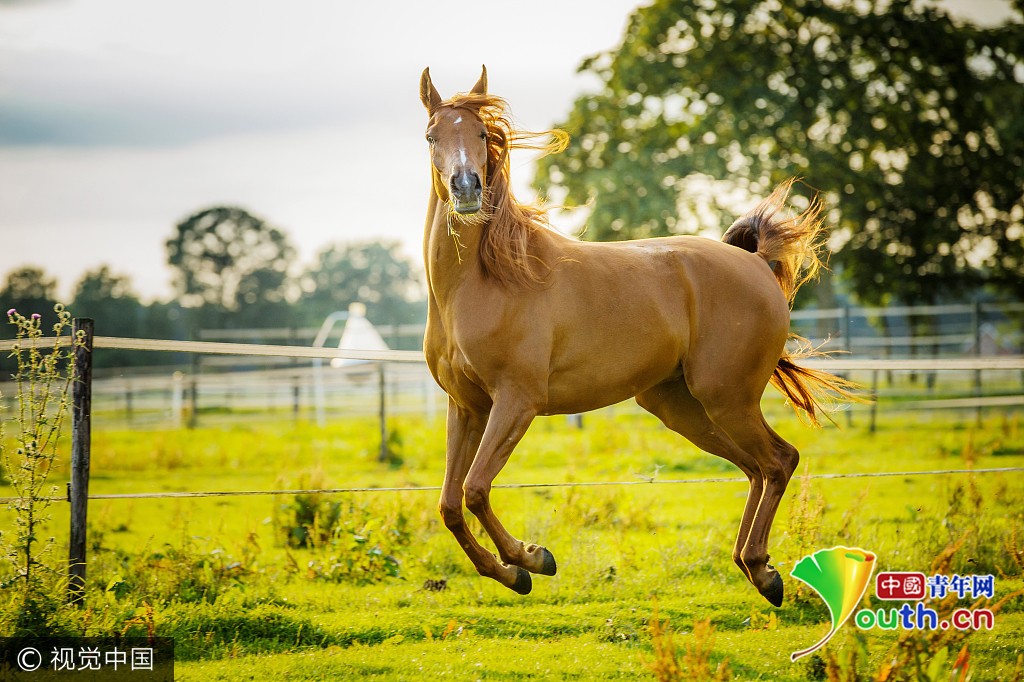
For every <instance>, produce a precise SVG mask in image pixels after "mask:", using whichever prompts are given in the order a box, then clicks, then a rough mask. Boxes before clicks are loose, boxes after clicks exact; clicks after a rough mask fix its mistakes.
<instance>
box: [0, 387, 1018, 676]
mask: <svg viewBox="0 0 1024 682" xmlns="http://www.w3.org/2000/svg"><path fill="white" fill-rule="evenodd" d="M766 404H767V403H766ZM771 409H772V414H771V415H770V417H769V421H770V422H772V423H773V425H774V426H775V427H776V430H778V431H779V432H780V433H781V434H782V435H783V436H784V437H785V438H787V439H789V440H791V441H792V442H793V443H794V444H795V445H796V446H797V447H798V448H799V449H800V450H801V453H802V462H801V466H800V472H801V473H802V472H803V471H804V466H805V465H806V466H807V470H808V471H809V472H810V473H812V474H823V473H845V472H877V471H915V470H928V469H959V468H964V467H966V466H967V465H968V464H973V466H974V467H976V468H987V467H1004V466H1022V465H1024V455H1022V451H1024V447H1022V446H1024V437H1022V435H1021V430H1020V426H1019V417H1018V416H1016V415H1010V416H1008V417H998V416H997V417H990V418H989V419H988V420H987V421H986V423H985V424H984V425H983V427H982V428H977V427H975V426H974V423H973V415H972V416H971V418H970V419H966V418H965V421H964V422H962V423H960V422H954V423H950V422H948V421H947V418H946V417H943V418H942V419H940V418H939V417H935V418H928V417H916V416H906V415H903V416H896V417H893V416H888V417H887V416H885V415H884V414H883V415H880V417H879V420H878V431H877V432H876V433H875V434H873V435H872V434H868V433H867V432H866V423H865V422H866V420H865V419H863V418H858V423H857V424H856V425H855V426H853V427H847V428H844V429H842V430H839V429H836V428H833V427H828V428H825V429H822V430H809V429H805V428H804V427H802V426H801V425H800V424H799V423H798V422H797V420H796V419H795V418H793V417H792V416H790V415H789V414H787V413H785V412H783V411H782V410H781V408H779V406H777V405H774V404H773V405H772V408H771ZM100 423H101V422H100ZM376 428H377V427H376V424H375V423H374V422H373V421H372V420H366V421H364V420H354V419H353V420H344V421H338V422H336V423H333V424H331V425H330V426H328V427H327V428H324V429H319V428H316V427H314V426H311V425H308V424H299V425H294V424H290V423H287V422H282V423H251V424H248V425H236V426H233V427H230V428H223V429H200V430H196V431H187V430H182V431H160V432H150V433H145V432H142V433H140V432H130V431H117V432H114V431H103V430H98V431H97V432H96V433H94V445H93V455H92V464H93V474H92V483H91V492H92V493H94V494H98V493H125V492H149V491H175V490H267V489H281V488H304V487H319V486H323V487H344V488H350V487H392V486H423V485H425V486H435V485H439V484H440V481H441V478H442V475H443V465H444V463H443V451H444V430H443V423H442V422H441V421H440V420H439V421H437V422H435V423H430V424H427V423H424V421H423V420H421V419H413V418H408V419H394V420H392V422H391V428H392V429H394V430H395V431H397V432H398V433H399V434H400V436H401V447H400V451H399V452H398V453H397V455H398V457H399V458H400V459H401V464H400V465H397V466H396V465H395V464H393V463H392V464H381V463H379V462H377V461H376V454H377V442H376V433H377V432H376ZM723 475H724V476H733V475H736V476H739V472H738V471H736V470H735V469H734V468H733V467H732V466H731V465H729V464H728V463H726V462H724V461H722V460H719V459H717V458H714V457H711V456H709V455H706V454H704V453H701V452H700V451H698V450H697V449H696V448H694V447H693V446H691V445H689V444H688V443H685V442H683V441H682V439H680V438H679V437H678V436H676V435H675V434H672V433H670V432H667V431H665V430H664V429H662V428H661V427H660V426H659V425H658V424H657V423H656V421H655V420H654V419H653V418H650V417H645V416H639V415H635V414H628V413H623V412H622V411H617V413H616V414H615V415H614V416H610V415H608V414H600V415H596V416H588V417H587V418H586V428H585V429H584V430H582V431H578V430H575V429H571V428H569V427H568V426H567V425H566V422H565V420H564V419H561V418H550V419H542V420H538V421H537V423H536V424H535V425H534V426H533V428H532V429H531V431H530V433H529V434H528V435H527V437H526V438H525V439H524V441H523V442H522V443H521V445H520V446H519V447H518V448H517V451H516V454H515V456H514V457H513V458H512V459H511V460H510V462H509V464H508V466H507V467H506V469H505V471H503V472H502V474H501V476H500V477H499V479H498V481H497V482H498V483H525V482H571V481H576V482H583V481H630V480H641V479H645V478H649V477H652V476H653V477H654V478H655V480H659V479H660V480H665V479H681V478H701V477H708V476H723ZM61 477H66V470H64V469H62V468H58V469H57V470H55V472H54V478H55V481H57V482H61V481H62V480H63V479H62V478H61ZM1022 483H1024V474H1020V473H1013V474H1004V475H993V474H978V475H975V476H972V477H967V476H963V475H957V476H934V475H932V476H914V477H910V476H898V477H889V478H872V479H836V480H812V481H809V482H807V483H806V484H805V488H804V489H803V490H802V492H803V494H802V495H801V494H800V493H801V482H800V481H798V480H794V481H793V483H792V484H791V486H790V490H789V492H788V493H787V495H786V497H785V499H784V500H783V503H782V506H781V508H780V511H779V514H778V517H777V518H776V522H775V526H774V531H773V534H772V539H771V541H770V544H769V548H770V551H771V552H772V562H773V564H775V565H776V567H778V568H779V570H780V572H781V573H782V574H783V576H784V577H785V578H786V580H787V582H786V586H787V598H786V601H785V602H784V603H783V606H782V607H781V608H780V609H774V608H772V607H771V606H769V605H768V604H767V602H765V601H764V600H763V599H762V598H761V597H760V596H759V595H758V594H757V592H756V591H755V590H754V589H753V588H752V587H751V586H750V585H749V584H748V583H747V582H746V581H745V580H744V578H743V577H742V575H741V574H740V572H739V571H738V570H737V569H736V567H735V566H734V565H733V564H732V560H731V556H730V555H731V547H732V541H733V536H734V533H735V530H736V527H737V525H738V522H739V516H740V512H741V510H742V506H743V498H744V496H745V492H746V486H745V485H744V484H742V483H697V484H691V485H681V484H657V483H655V484H651V485H638V486H628V487H599V488H584V487H576V488H542V489H513V490H509V489H498V490H495V491H494V492H493V494H492V502H493V505H494V508H495V509H496V511H497V513H498V514H499V516H500V517H501V518H502V521H503V523H504V524H505V525H506V527H507V528H508V529H509V530H510V531H511V532H512V533H513V534H515V535H517V536H518V537H521V538H522V539H524V540H526V541H537V542H540V543H542V544H544V545H545V546H547V547H548V548H549V549H550V550H551V551H552V552H553V553H554V555H555V557H556V558H557V560H558V565H559V572H558V575H556V576H553V577H542V576H535V577H534V589H533V592H532V593H531V594H530V595H528V596H525V597H521V596H518V595H516V594H514V593H512V592H511V591H509V590H507V589H505V588H503V587H501V586H500V585H498V584H496V583H494V582H493V581H490V580H487V579H484V578H481V577H480V576H478V575H477V574H476V573H475V571H474V570H473V568H472V566H471V564H470V563H469V560H468V559H467V558H466V557H465V556H464V555H463V553H462V552H461V550H460V549H459V547H458V546H457V544H456V543H455V541H454V540H453V539H452V538H451V536H450V534H449V533H448V532H447V530H446V529H445V528H444V527H443V525H442V524H441V523H440V519H439V516H438V514H437V512H436V500H437V491H408V492H401V493H385V492H380V493H358V494H346V495H332V496H323V498H322V499H319V500H307V501H306V504H307V506H309V505H314V506H317V508H319V509H321V510H326V509H328V508H329V507H330V505H331V504H334V503H339V502H340V503H341V504H340V507H339V509H340V516H339V525H338V528H339V530H338V532H337V534H336V535H335V536H334V538H333V540H331V537H330V535H329V534H328V535H325V536H324V539H323V540H322V541H311V545H312V546H306V547H288V546H286V544H285V542H284V537H285V535H286V533H287V528H288V526H289V524H290V523H291V522H292V521H293V520H294V515H295V513H296V511H295V510H296V508H298V507H299V506H301V505H300V504H299V503H298V502H297V501H296V500H295V499H294V498H293V497H292V496H269V497H230V498H203V499H161V500H109V501H105V500H97V501H93V502H92V503H91V505H90V511H89V514H90V517H89V518H90V536H89V538H90V557H91V559H90V565H89V569H88V580H89V582H88V586H87V591H88V592H87V595H88V596H87V600H86V606H85V608H84V609H82V610H81V611H79V612H75V611H67V610H64V609H62V610H61V612H60V614H55V616H58V615H59V617H57V618H55V620H56V621H57V622H59V623H60V624H62V627H65V628H69V629H71V630H73V631H77V632H88V633H89V634H109V633H114V632H122V631H126V630H127V631H128V632H129V633H131V634H144V633H145V631H146V628H147V627H152V628H154V629H155V631H156V632H157V634H160V635H165V636H171V637H174V638H175V643H176V656H177V659H178V663H177V666H176V668H177V679H181V680H248V679H273V678H274V677H275V676H276V677H280V678H283V679H289V680H322V679H323V680H327V679H350V678H354V677H356V676H367V677H369V676H375V677H377V678H379V679H383V680H408V679H435V678H438V677H442V676H443V677H445V678H450V679H456V680H461V679H466V680H476V679H494V680H505V679H507V680H522V679H526V680H530V679H534V680H549V679H551V680H561V679H572V680H590V679H595V680H602V679H637V678H648V679H651V678H652V674H651V673H650V671H649V670H648V668H647V667H646V666H645V664H644V663H643V662H642V661H641V655H642V656H644V657H646V658H647V659H648V660H650V659H651V658H652V656H653V654H652V650H653V649H652V641H651V637H650V635H649V633H648V631H647V630H646V625H647V623H648V619H649V618H650V617H651V614H652V611H653V608H654V601H653V599H652V597H654V596H656V598H657V604H658V608H659V611H660V613H661V616H662V618H666V617H667V618H668V619H669V625H670V627H671V628H672V629H673V630H675V631H676V632H677V634H676V635H675V641H676V644H677V646H678V647H679V648H680V652H682V650H683V649H684V648H685V646H686V645H687V644H688V643H691V642H692V640H693V636H692V635H691V634H690V633H692V631H693V626H694V624H695V623H696V622H698V621H702V620H709V621H710V622H711V623H712V624H713V625H714V626H715V628H716V632H715V634H714V639H713V647H712V660H713V662H715V663H716V664H717V663H719V662H723V661H726V660H727V661H728V665H729V668H730V670H731V671H732V674H733V675H734V677H735V679H761V680H802V679H812V678H815V677H818V678H820V679H823V677H821V675H823V672H822V671H821V669H820V666H821V662H820V659H819V660H818V661H817V662H815V661H812V660H808V659H810V658H812V657H808V659H805V660H801V661H799V662H797V663H796V664H793V663H790V661H789V654H790V652H792V651H795V650H798V649H802V648H805V647H807V646H809V645H810V644H812V643H814V642H815V641H817V640H818V639H819V638H820V637H821V636H822V635H823V634H824V633H825V632H826V631H827V629H828V623H829V617H828V612H827V609H826V607H825V605H824V603H823V602H822V601H821V600H820V598H818V596H817V595H815V594H813V593H812V592H810V590H809V589H807V588H806V587H804V588H803V589H798V588H799V585H800V584H799V582H798V581H797V580H796V579H794V578H791V577H789V571H790V570H791V569H792V567H793V565H794V563H795V562H796V561H797V560H799V559H800V558H801V557H802V556H804V555H805V554H807V553H809V552H810V551H814V550H816V549H821V548H826V547H831V546H833V545H836V544H845V545H850V546H860V547H863V548H865V549H868V550H870V551H873V552H875V553H877V554H878V556H879V566H878V570H920V571H924V572H926V573H927V572H928V571H929V569H930V566H931V562H932V560H933V559H934V557H935V556H936V555H937V554H938V553H939V552H940V551H941V550H942V549H943V548H944V547H946V546H947V545H948V544H949V543H950V542H951V541H952V540H955V539H957V538H959V537H961V535H963V533H965V532H967V531H968V530H970V535H968V537H967V540H966V541H965V543H964V545H963V547H962V548H961V550H960V551H959V552H958V553H957V555H956V557H955V559H954V563H953V570H955V571H957V572H960V573H990V572H991V573H993V574H995V575H996V588H997V598H998V597H1000V596H1002V595H1005V594H1008V593H1009V592H1011V591H1012V590H1013V589H1019V588H1020V587H1022V580H1021V576H1020V569H1019V567H1018V566H1017V564H1016V563H1015V562H1014V558H1013V556H1012V555H1011V550H1010V549H1009V548H1008V546H1007V545H1008V542H1009V541H1010V540H1011V537H1012V532H1013V529H1014V528H1017V530H1018V540H1017V542H1018V547H1021V546H1024V521H1022V519H1021V511H1020V510H1021V509H1024V485H1022ZM0 494H3V493H0ZM63 510H64V507H63V506H56V507H54V510H53V516H54V520H53V523H52V524H51V526H52V528H51V532H52V534H54V535H55V536H56V537H57V540H58V542H62V541H63V540H64V537H63V536H64V534H66V518H64V516H63ZM9 522H10V519H9V515H4V516H3V517H0V529H3V528H6V527H7V526H8V524H9ZM472 523H474V524H475V521H473V522H472ZM473 528H474V529H475V532H476V533H477V535H478V536H480V537H483V535H482V532H481V531H480V528H479V526H478V525H474V526H473ZM483 542H484V543H485V544H489V541H487V540H483ZM375 551H376V552H377V554H375V553H374V552H375ZM385 556H391V557H393V558H394V559H395V560H396V561H397V562H398V563H397V564H388V563H387V562H386V561H384V557H385ZM350 563H351V566H350V565H349V564H350ZM388 567H391V569H393V570H391V573H396V575H391V574H389V571H388ZM1004 576H1005V577H1004ZM427 580H431V581H434V580H444V581H447V582H446V585H447V589H445V590H443V591H440V592H435V591H430V590H427V589H424V583H425V581H427ZM871 593H872V592H870V591H869V594H871ZM4 604H5V605H6V604H9V601H8V600H5V601H4ZM144 604H149V605H151V606H152V607H153V611H152V619H151V620H150V621H149V622H148V624H147V616H146V609H145V606H144ZM874 604H875V608H877V607H878V605H879V604H878V602H874ZM965 605H966V604H965ZM5 608H8V606H5ZM773 614H774V620H772V615H773ZM5 622H9V619H8V621H5ZM996 623H997V626H996V630H994V631H993V632H991V633H989V632H979V633H976V634H974V635H972V636H971V638H970V639H969V640H968V641H969V642H970V643H971V644H970V646H971V651H972V664H973V666H974V670H975V671H976V676H975V679H1000V678H1005V679H1009V678H1011V677H1012V675H1013V670H1014V666H1015V664H1016V660H1017V656H1018V655H1019V654H1020V653H1021V652H1022V651H1024V647H1022V645H1021V644H1020V642H1021V641H1024V637H1022V636H1021V635H1022V634H1024V608H1022V601H1021V599H1020V598H1018V599H1016V600H1014V601H1012V602H1010V603H1009V604H1007V605H1006V606H1004V608H1003V610H1002V611H1001V612H1000V613H999V614H998V615H997V617H996ZM851 630H852V626H851V625H847V626H845V628H844V631H843V632H840V634H839V635H837V637H836V638H835V639H834V640H833V641H832V642H830V643H829V645H828V646H827V647H826V652H827V651H832V652H839V651H842V650H844V647H845V648H849V647H853V646H854V645H855V644H854V643H853V642H852V640H851V639H850V637H851V633H850V632H849V631H851ZM897 634H898V633H880V632H879V631H871V632H869V633H866V634H865V635H864V639H865V641H866V643H867V651H868V653H869V657H868V660H867V661H866V662H862V663H861V673H864V672H865V671H867V670H871V671H872V672H877V670H878V669H879V667H880V666H881V665H882V664H883V663H884V662H885V660H884V659H885V657H886V651H887V650H888V648H889V647H890V646H891V645H892V644H893V643H894V642H895V639H896V635H897ZM952 653H953V655H954V656H955V653H956V652H955V651H954V652H952ZM815 666H818V667H817V668H815ZM948 677H949V676H948V674H947V675H946V679H948Z"/></svg>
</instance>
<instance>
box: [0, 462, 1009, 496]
mask: <svg viewBox="0 0 1024 682" xmlns="http://www.w3.org/2000/svg"><path fill="white" fill-rule="evenodd" d="M1021 471H1024V467H998V468H993V469H934V470H930V471H874V472H861V473H845V474H806V475H802V476H800V477H799V478H801V479H802V478H808V479H839V478H884V477H892V476H904V477H908V476H944V475H950V474H999V473H1012V472H1021ZM747 482H748V481H747V478H746V477H743V476H714V477H706V478H676V479H664V480H661V479H658V478H654V477H651V478H644V479H641V480H636V481H569V482H558V483H496V484H494V485H492V486H491V487H492V488H494V489H506V490H522V489H530V488H598V487H607V486H634V485H681V484H688V483H747ZM439 490H441V486H439V485H419V486H400V487H392V488H388V487H370V488H309V489H297V490H206V491H200V490H182V491H177V492H159V493H111V494H100V495H89V496H88V499H90V500H153V499H181V498H196V497H246V496H266V495H337V494H347V493H407V492H425V491H435V492H436V491H439ZM19 499H20V498H17V497H0V503H11V502H16V501H18V500H19ZM36 499H39V500H47V501H50V502H67V501H68V497H60V496H49V497H40V498H36Z"/></svg>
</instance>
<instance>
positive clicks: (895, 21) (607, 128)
mask: <svg viewBox="0 0 1024 682" xmlns="http://www.w3.org/2000/svg"><path fill="white" fill-rule="evenodd" d="M1019 4H1020V3H1018V7H1017V9H1018V12H1019V10H1020V6H1019ZM862 9H863V4H851V3H847V4H846V5H845V6H842V7H840V6H839V5H838V4H836V3H825V2H823V1H822V0H793V1H792V2H785V3H782V5H781V7H779V5H778V3H776V2H773V1H771V0H719V1H717V2H693V1H692V0H658V1H657V2H655V3H654V4H652V5H651V6H649V7H643V8H640V9H638V10H637V11H636V12H635V13H634V14H633V15H632V17H631V19H630V22H629V25H628V27H627V29H626V33H625V36H624V38H623V42H622V44H621V46H620V47H619V48H618V49H617V50H614V51H611V52H607V53H602V54H599V55H597V56H594V57H591V58H589V59H587V60H586V61H584V62H583V65H582V66H581V70H582V71H585V72H589V73H591V74H594V75H596V76H597V77H598V78H600V80H601V82H602V83H603V86H602V89H601V90H600V91H599V92H597V93H595V94H590V95H585V96H583V97H580V98H579V99H577V100H576V102H575V104H574V107H573V109H572V111H571V112H570V113H569V116H568V119H567V121H566V122H565V123H564V124H563V127H565V128H566V129H567V130H568V131H569V132H570V134H571V135H572V136H573V141H572V143H571V145H570V147H569V149H568V150H567V152H566V153H565V154H563V155H561V156H553V157H547V158H545V159H542V161H541V164H540V166H539V172H538V176H537V178H536V180H535V184H536V185H537V186H538V187H541V186H545V185H548V184H550V185H554V186H555V187H558V188H561V190H562V191H564V193H565V198H564V200H563V203H565V204H567V205H584V204H586V203H587V202H592V212H591V216H590V221H589V222H590V225H589V232H588V233H587V234H588V236H589V237H590V238H596V239H618V238H627V237H641V236H655V235H663V234H671V233H677V232H696V231H699V230H706V229H709V228H710V229H713V230H715V231H717V232H718V233H720V232H721V230H723V229H724V228H725V227H726V226H727V224H728V222H729V220H730V219H731V217H734V216H735V212H736V210H737V206H736V204H737V203H745V204H746V206H747V207H749V206H750V205H751V203H752V201H753V199H752V197H754V196H760V195H764V194H765V193H766V192H768V191H769V190H770V188H771V187H772V185H774V184H775V183H777V182H779V181H781V180H782V179H784V178H786V177H791V176H799V177H805V178H806V182H807V188H806V189H805V190H804V191H805V192H806V193H812V192H813V191H814V188H820V189H821V190H822V192H823V193H824V195H825V198H826V200H827V201H828V202H829V204H830V205H831V206H832V207H833V210H832V211H831V212H830V213H829V220H830V222H832V224H833V226H834V227H835V228H836V229H834V231H833V240H832V245H833V247H835V248H837V249H838V253H837V254H836V257H835V258H834V259H833V266H834V267H837V269H838V270H839V271H841V274H842V275H843V276H844V277H845V278H847V279H848V280H849V282H850V283H851V285H852V287H853V289H854V291H855V292H856V294H857V295H858V296H859V297H860V299H861V300H863V301H865V302H868V303H887V302H889V301H901V302H904V303H929V302H933V301H935V300H936V298H937V297H940V296H942V295H944V294H954V295H955V294H959V293H961V292H963V291H965V290H968V289H970V288H973V287H976V286H978V285H979V284H982V283H990V284H992V285H994V286H995V287H998V288H1002V289H1003V290H1005V291H1009V292H1011V294H1014V295H1019V286H1020V282H1019V278H1020V272H1021V270H1022V267H1024V192H1022V188H1021V181H1020V180H1021V177H1022V174H1024V117H1021V115H1020V112H1021V111H1024V87H1022V81H1024V26H1022V24H1021V23H1019V22H1018V23H1010V24H1007V25H1004V26H1001V27H998V28H992V29H983V28H979V27H975V26H972V25H962V24H958V23H956V22H954V21H953V20H952V19H951V18H950V17H949V16H947V15H946V14H944V13H943V12H942V11H940V10H937V9H935V8H933V7H923V8H922V7H920V3H914V2H912V1H911V0H893V2H891V3H878V2H876V3H872V4H871V5H870V11H868V12H867V13H864V12H863V11H862ZM710 178H713V179H718V180H721V179H728V180H727V182H725V183H724V184H723V183H721V182H719V183H717V184H716V183H714V182H711V181H710V180H709V179H710ZM718 192H720V193H721V194H717V193H718ZM709 195H710V196H709ZM721 196H725V197H727V198H726V199H725V200H722V199H720V197H721ZM737 198H739V199H741V200H742V201H739V202H738V201H736V199H737ZM727 216H728V217H727Z"/></svg>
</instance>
